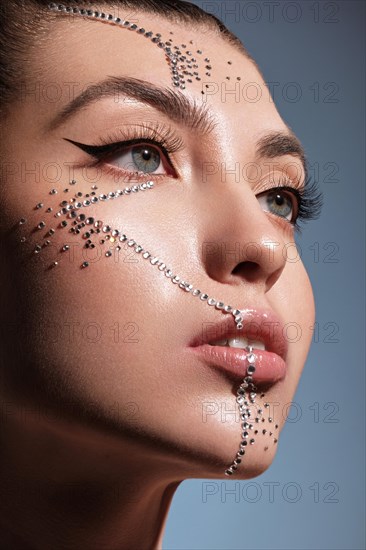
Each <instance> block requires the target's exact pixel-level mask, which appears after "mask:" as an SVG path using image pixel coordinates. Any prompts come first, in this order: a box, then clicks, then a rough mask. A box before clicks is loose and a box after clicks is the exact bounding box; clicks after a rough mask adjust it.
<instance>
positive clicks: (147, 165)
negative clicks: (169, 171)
mask: <svg viewBox="0 0 366 550" xmlns="http://www.w3.org/2000/svg"><path fill="white" fill-rule="evenodd" d="M107 162H108V164H113V165H115V166H118V168H121V169H122V170H130V171H131V172H136V171H137V172H144V173H145V174H155V173H157V174H161V173H163V174H164V172H166V170H165V167H164V162H163V160H162V158H161V153H160V152H159V151H158V149H156V147H153V146H152V145H140V144H139V145H133V146H132V147H130V148H129V149H128V150H127V151H124V152H123V153H118V154H113V156H110V157H109V158H108V160H107Z"/></svg>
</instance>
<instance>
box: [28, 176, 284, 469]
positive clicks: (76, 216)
mask: <svg viewBox="0 0 366 550" xmlns="http://www.w3.org/2000/svg"><path fill="white" fill-rule="evenodd" d="M75 184H76V181H75V180H72V182H70V185H75ZM153 187H154V182H153V181H151V180H149V181H147V182H144V183H142V184H140V185H134V186H132V187H125V188H124V189H118V190H117V191H112V192H110V193H108V194H104V193H102V194H100V195H99V197H97V196H96V193H95V191H96V190H97V189H98V188H97V186H96V185H93V186H92V193H90V194H89V193H87V194H86V195H85V196H86V197H88V198H87V199H86V200H83V201H82V202H81V201H78V199H80V198H81V197H82V196H83V194H82V193H80V192H77V193H75V197H72V198H71V199H69V201H66V200H63V201H61V203H60V206H61V207H62V208H61V210H59V211H57V212H56V213H55V214H54V217H56V218H59V217H61V216H62V215H64V216H66V217H67V218H68V219H70V218H71V219H73V222H72V223H73V224H74V225H73V226H72V227H71V228H70V230H69V231H70V232H72V233H74V234H75V233H76V234H80V232H81V230H82V229H83V228H84V227H85V228H86V230H85V233H84V234H83V238H84V239H85V240H86V243H85V247H87V248H89V247H91V248H92V247H93V243H92V241H91V239H90V238H89V237H91V236H92V235H93V234H95V233H96V234H100V233H102V235H103V239H102V243H103V244H105V242H106V241H109V242H112V243H122V242H123V243H126V244H127V246H128V247H129V248H130V249H131V250H132V251H133V252H134V253H136V254H139V255H141V256H142V257H143V258H144V259H145V260H149V263H150V264H151V265H155V266H157V267H158V269H159V271H161V272H163V273H164V274H165V276H166V277H167V278H168V279H170V280H171V282H172V283H173V284H175V285H176V286H177V287H178V288H181V289H182V290H184V291H185V292H188V293H191V294H192V296H196V297H199V298H200V300H201V301H203V302H205V303H207V305H209V306H211V307H214V308H215V309H217V310H219V311H222V313H230V314H232V315H233V317H234V320H235V323H236V326H237V329H239V330H240V329H242V328H243V317H242V312H241V311H240V310H239V309H234V308H232V307H231V306H229V305H225V304H224V302H220V301H217V300H215V299H214V298H212V297H209V296H208V294H206V293H203V292H201V291H200V290H199V289H196V288H193V285H192V284H190V283H189V282H187V281H184V280H183V279H181V277H180V276H178V275H174V274H173V271H172V270H171V269H170V268H168V267H167V265H166V264H165V263H164V262H163V261H162V260H160V259H159V258H158V256H154V255H152V254H151V253H150V252H149V251H147V250H145V249H144V248H143V247H142V246H141V245H139V244H137V243H136V241H135V240H134V239H130V238H129V237H127V235H125V234H124V233H123V232H122V231H120V230H118V229H112V227H111V226H109V225H108V224H106V223H104V222H103V221H102V220H97V221H95V218H94V217H91V216H90V217H88V218H87V217H86V216H85V214H83V213H81V214H80V213H79V212H78V211H79V210H80V209H83V208H87V207H89V206H91V205H93V204H97V203H99V201H106V200H112V199H115V198H118V197H121V196H124V195H130V194H131V193H136V192H138V191H146V190H148V189H153ZM51 191H52V192H50V194H52V195H55V194H57V190H56V189H52V190H51ZM64 192H65V193H66V192H68V189H64ZM90 197H92V198H91V199H90ZM93 199H95V200H93ZM42 208H44V204H43V203H37V204H36V206H35V210H41V209H42ZM45 211H46V213H47V214H51V213H52V212H53V209H52V208H49V207H48V208H46V210H45ZM26 223H27V219H26V218H25V217H22V218H21V219H20V220H19V222H18V225H19V226H20V227H22V226H24V225H25V224H26ZM46 225H47V224H46V222H44V221H41V222H39V223H38V225H37V229H38V230H39V229H43V228H45V227H46ZM67 225H68V222H67V221H66V220H62V221H61V223H60V225H59V227H60V228H65V227H67ZM75 227H76V228H77V229H75ZM54 234H55V229H54V228H50V229H49V230H48V232H47V234H46V237H53V236H54ZM46 237H44V238H45V239H46ZM20 241H21V242H22V243H23V242H25V241H26V239H25V237H24V236H23V237H21V239H20ZM50 243H51V241H50V240H49V238H47V239H46V240H45V242H44V246H48V245H49V244H50ZM117 248H119V249H120V245H119V244H117ZM69 249H70V246H69V245H67V244H65V245H64V246H63V247H62V250H61V252H66V251H67V250H69ZM41 251H42V246H41V245H39V244H37V245H36V246H35V249H34V253H35V254H39V253H40V252H41ZM105 256H106V257H111V256H112V252H111V251H110V250H109V251H107V252H106V253H105ZM59 264H60V262H59V261H57V260H56V261H54V262H53V263H52V266H51V267H53V268H55V267H57V266H59ZM89 265H90V264H89V262H87V261H85V262H83V263H82V265H81V268H82V269H85V268H87V267H89ZM246 349H247V351H248V353H247V356H246V358H247V361H248V367H247V374H246V376H245V378H244V379H243V381H242V383H241V385H240V386H239V388H238V390H237V397H236V402H237V404H238V407H239V414H240V418H241V420H243V421H244V422H243V424H242V428H243V430H244V431H243V432H242V434H241V435H242V440H241V443H240V446H239V451H238V452H237V454H236V457H235V459H234V460H233V462H232V464H231V465H230V466H229V467H228V468H227V469H226V470H225V475H227V476H232V475H233V474H234V472H235V471H236V470H237V468H238V465H239V464H240V463H241V459H242V457H243V456H244V455H245V450H246V449H245V448H246V446H247V445H248V440H249V444H251V445H253V444H254V443H255V438H254V437H252V438H250V439H248V438H249V434H250V432H249V431H248V430H253V428H254V424H252V423H251V421H250V416H251V411H250V409H249V407H250V405H251V404H255V398H256V391H257V390H256V386H255V385H254V383H253V379H252V375H253V374H254V372H255V360H256V356H255V354H254V353H253V348H252V346H247V348H246ZM246 391H247V392H248V395H246ZM264 396H265V394H264V393H262V394H261V397H264ZM268 406H269V404H268V403H265V404H264V407H265V408H267V407H268ZM261 415H262V410H261V409H259V410H258V411H257V415H256V418H255V422H256V423H259V422H260V420H261V421H262V422H265V419H264V418H263V417H262V418H260V416H261ZM268 421H269V422H272V421H273V419H272V418H270V417H269V418H268ZM252 422H253V421H252ZM274 429H278V425H277V424H275V426H274ZM258 433H260V430H259V429H254V435H257V434H258ZM266 433H267V430H266V429H262V430H261V434H262V435H265V434H266ZM272 435H273V432H271V431H270V432H269V436H272ZM277 441H278V440H277V438H274V443H277ZM264 450H268V446H266V447H265V449H264Z"/></svg>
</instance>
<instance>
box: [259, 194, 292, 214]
mask: <svg viewBox="0 0 366 550" xmlns="http://www.w3.org/2000/svg"><path fill="white" fill-rule="evenodd" d="M294 201H295V197H292V196H290V193H289V192H288V191H279V190H271V191H267V192H266V193H262V194H261V195H259V196H258V202H259V204H260V205H261V206H262V208H263V210H265V211H266V212H271V213H272V214H275V215H276V216H280V217H281V218H286V219H287V220H289V221H290V222H292V221H293V220H294V218H295V214H296V212H295V210H296V207H295V206H294Z"/></svg>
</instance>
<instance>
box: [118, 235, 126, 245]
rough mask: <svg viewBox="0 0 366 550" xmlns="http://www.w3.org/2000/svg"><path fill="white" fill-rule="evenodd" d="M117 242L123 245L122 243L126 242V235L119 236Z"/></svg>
mask: <svg viewBox="0 0 366 550" xmlns="http://www.w3.org/2000/svg"><path fill="white" fill-rule="evenodd" d="M119 240H120V241H121V243H123V242H124V241H127V235H121V236H120V238H119Z"/></svg>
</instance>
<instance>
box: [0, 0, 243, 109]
mask: <svg viewBox="0 0 366 550" xmlns="http://www.w3.org/2000/svg"><path fill="white" fill-rule="evenodd" d="M61 3H62V4H63V5H65V6H83V7H89V8H90V7H92V8H94V9H100V8H101V7H104V8H105V7H106V6H109V7H110V8H111V10H112V13H113V10H114V11H115V10H120V9H123V10H138V11H142V12H147V13H153V14H157V15H161V16H163V17H164V18H166V19H168V20H169V21H172V22H178V23H189V24H190V25H191V26H193V27H197V26H205V27H206V28H208V29H212V30H213V31H214V32H217V33H218V35H219V36H220V37H222V38H223V39H224V40H226V41H227V42H229V43H230V44H231V45H233V46H234V47H236V48H237V49H239V50H240V51H241V52H242V53H243V54H244V55H246V56H247V57H248V58H249V59H252V58H251V56H250V55H249V54H248V52H247V51H246V49H245V48H244V46H243V44H242V43H241V42H240V40H239V39H238V38H237V37H236V36H235V35H234V34H233V33H232V32H231V31H229V30H228V29H227V28H226V26H225V25H224V24H223V23H222V22H221V21H220V20H219V19H218V18H217V17H215V16H214V15H212V14H210V13H207V12H205V11H203V10H202V9H201V8H199V7H198V6H196V5H195V4H191V3H190V2H185V1H183V0H101V1H99V2H90V1H89V2H88V1H85V0H81V1H78V0H73V1H72V0H63V1H62V2H61ZM49 4H50V2H49V0H6V1H5V2H1V5H0V98H1V106H0V110H1V114H2V115H4V114H5V111H6V107H7V106H8V105H9V104H10V103H11V102H12V101H14V99H16V97H17V92H18V89H19V83H21V82H22V81H24V80H26V78H27V76H28V77H29V74H27V66H28V62H29V60H30V52H31V47H32V44H33V43H35V41H36V39H37V44H38V45H41V44H42V38H44V37H46V36H47V35H48V33H49V22H50V21H54V20H55V18H56V17H57V14H56V15H55V14H54V13H53V12H51V11H50V10H48V5H49Z"/></svg>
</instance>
